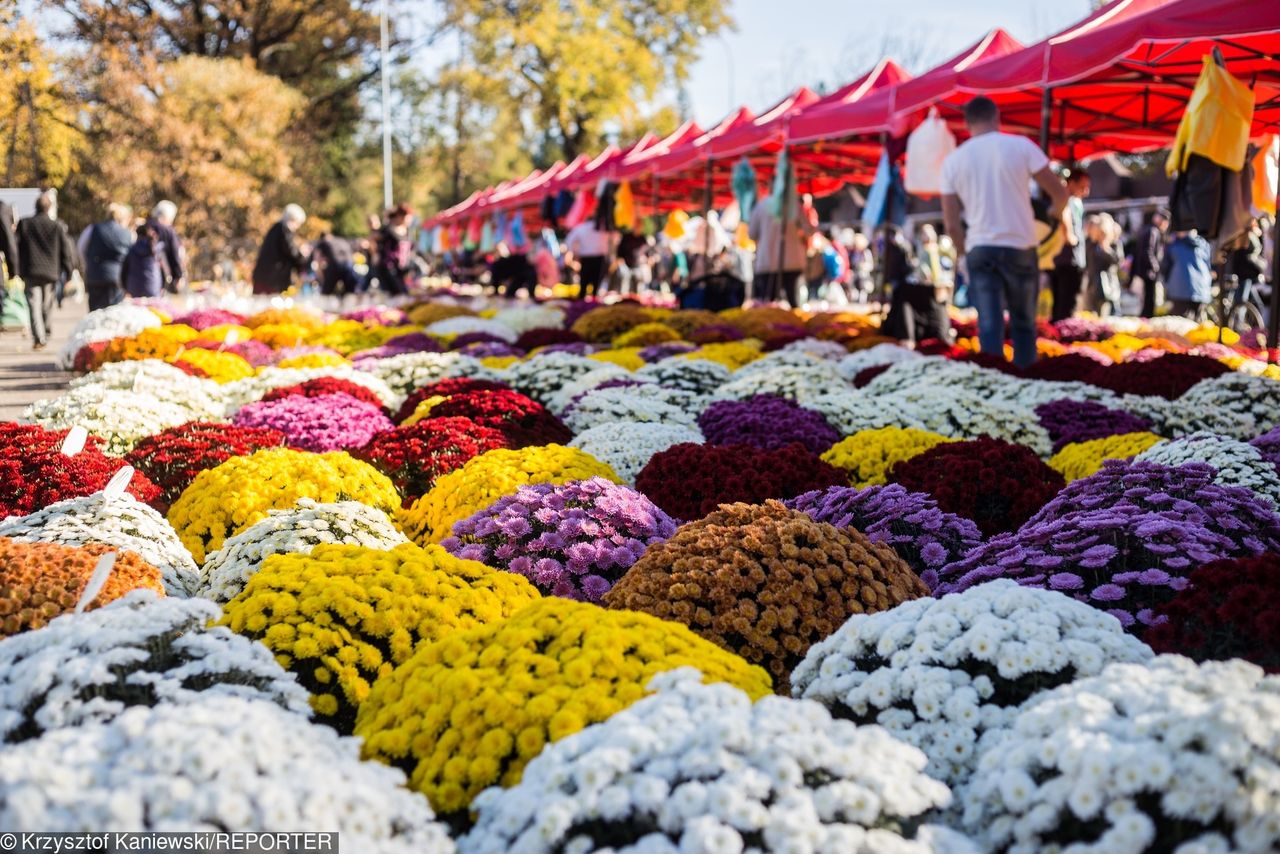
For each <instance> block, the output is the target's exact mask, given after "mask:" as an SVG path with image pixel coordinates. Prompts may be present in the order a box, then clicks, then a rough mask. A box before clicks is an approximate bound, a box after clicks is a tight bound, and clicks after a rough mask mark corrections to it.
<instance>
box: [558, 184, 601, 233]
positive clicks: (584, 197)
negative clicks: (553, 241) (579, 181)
mask: <svg viewBox="0 0 1280 854" xmlns="http://www.w3.org/2000/svg"><path fill="white" fill-rule="evenodd" d="M595 212H596V194H595V193H593V192H591V191H590V190H583V191H581V192H580V193H578V197H577V198H576V199H574V200H573V207H571V208H569V213H567V214H565V217H564V227H565V228H574V227H576V226H578V225H581V224H582V223H584V222H586V221H587V220H589V219H591V215H592V214H594V213H595Z"/></svg>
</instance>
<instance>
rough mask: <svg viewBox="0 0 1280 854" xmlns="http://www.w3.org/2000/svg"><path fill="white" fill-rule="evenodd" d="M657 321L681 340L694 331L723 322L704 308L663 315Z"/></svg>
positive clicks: (718, 316) (712, 312)
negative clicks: (677, 334)
mask: <svg viewBox="0 0 1280 854" xmlns="http://www.w3.org/2000/svg"><path fill="white" fill-rule="evenodd" d="M659 319H660V320H661V321H662V323H663V325H664V326H669V327H671V328H672V329H674V330H675V331H676V332H678V333H679V334H680V337H681V338H685V339H687V338H688V337H689V335H690V334H691V333H693V332H694V330H697V329H701V328H702V327H704V326H712V325H714V324H717V323H723V322H724V321H723V320H722V319H721V317H720V315H718V314H716V313H715V312H714V311H707V310H706V309H705V308H685V309H681V310H680V311H673V312H669V313H667V314H663V315H661V317H660V318H659Z"/></svg>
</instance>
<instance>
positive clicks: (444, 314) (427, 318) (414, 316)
mask: <svg viewBox="0 0 1280 854" xmlns="http://www.w3.org/2000/svg"><path fill="white" fill-rule="evenodd" d="M406 313H407V314H408V315H409V320H410V322H412V323H414V324H416V325H418V326H430V325H431V324H433V323H435V322H436V321H438V320H448V319H449V318H451V317H475V314H476V313H475V312H474V311H472V310H471V309H469V308H464V307H463V306H460V305H451V304H449V303H446V302H424V303H422V304H421V305H415V306H413V307H412V308H410V309H408V311H407V312H406Z"/></svg>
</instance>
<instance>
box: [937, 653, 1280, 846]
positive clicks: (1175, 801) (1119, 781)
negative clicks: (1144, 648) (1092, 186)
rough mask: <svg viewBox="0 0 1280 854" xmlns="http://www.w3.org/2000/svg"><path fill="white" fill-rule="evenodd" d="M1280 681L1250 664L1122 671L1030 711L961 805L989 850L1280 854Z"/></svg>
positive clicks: (1165, 661) (1056, 694) (1124, 667)
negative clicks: (1279, 768) (1278, 723)
mask: <svg viewBox="0 0 1280 854" xmlns="http://www.w3.org/2000/svg"><path fill="white" fill-rule="evenodd" d="M1277 715H1280V682H1277V680H1275V679H1274V678H1273V677H1265V676H1264V675H1263V672H1262V670H1260V669H1259V668H1257V667H1255V666H1253V665H1251V664H1247V663H1245V662H1241V661H1230V662H1210V663H1206V664H1202V665H1196V664H1195V663H1194V662H1192V661H1190V660H1189V659H1185V658H1180V657H1178V656H1161V657H1160V658H1157V659H1155V660H1154V661H1153V662H1151V663H1149V664H1147V665H1136V664H1113V665H1111V666H1110V667H1108V668H1106V669H1105V670H1103V671H1102V673H1100V674H1098V675H1097V676H1092V677H1087V678H1084V679H1080V680H1078V681H1076V682H1073V683H1070V684H1067V685H1063V686H1061V687H1059V688H1057V689H1055V690H1053V691H1050V692H1047V693H1044V694H1041V695H1039V696H1038V697H1036V698H1034V699H1033V700H1031V701H1030V702H1029V703H1028V704H1027V705H1026V706H1025V707H1024V708H1023V709H1022V710H1021V711H1020V712H1019V713H1018V715H1017V716H1016V717H1015V718H1014V720H1013V723H1012V726H1011V727H1010V731H1009V733H1008V736H1007V737H1006V738H1005V739H1003V740H1001V741H1000V742H999V743H997V744H994V745H992V746H991V748H990V749H989V750H987V751H985V752H983V753H981V754H980V755H979V757H978V761H977V768H976V771H975V773H974V776H973V779H972V781H971V783H970V785H969V786H968V787H967V788H966V789H965V790H964V792H963V793H962V794H961V797H960V806H961V808H962V809H963V816H964V818H963V821H964V824H965V825H966V826H967V827H969V828H971V829H972V830H973V831H974V835H975V836H976V837H977V838H978V839H979V840H980V841H981V842H982V843H984V845H985V846H986V847H988V848H989V849H990V850H1015V851H1043V850H1046V849H1048V848H1050V847H1054V848H1059V849H1061V850H1067V847H1068V846H1071V845H1073V844H1077V845H1084V844H1091V845H1093V846H1096V850H1114V851H1195V850H1203V851H1274V850H1276V848H1277V846H1280V822H1277V821H1276V811H1277V809H1280V780H1278V779H1277V776H1276V755H1277V752H1278V751H1280V731H1278V730H1277V729H1276V727H1275V720H1276V717H1277Z"/></svg>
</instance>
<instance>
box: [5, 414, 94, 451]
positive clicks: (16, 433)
mask: <svg viewBox="0 0 1280 854" xmlns="http://www.w3.org/2000/svg"><path fill="white" fill-rule="evenodd" d="M69 432H71V431H70V430H46V429H45V428H43V427H41V426H39V425H37V424H18V423H17V422H16V421H0V454H7V453H9V452H12V453H15V454H29V453H32V452H34V451H56V450H58V449H59V448H61V447H62V443H63V441H65V440H66V438H67V434H68V433H69ZM99 445H101V442H99V440H98V437H97V436H87V437H86V438H85V443H84V448H85V450H86V451H96V450H98V448H99Z"/></svg>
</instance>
